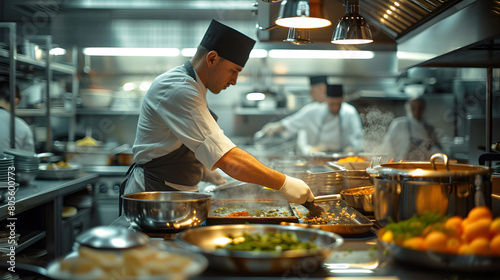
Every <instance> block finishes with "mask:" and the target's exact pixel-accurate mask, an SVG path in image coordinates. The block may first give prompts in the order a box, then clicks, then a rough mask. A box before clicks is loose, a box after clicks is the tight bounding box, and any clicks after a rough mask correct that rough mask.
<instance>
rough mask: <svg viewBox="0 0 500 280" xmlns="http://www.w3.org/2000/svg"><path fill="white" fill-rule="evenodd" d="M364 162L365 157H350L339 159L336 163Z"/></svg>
mask: <svg viewBox="0 0 500 280" xmlns="http://www.w3.org/2000/svg"><path fill="white" fill-rule="evenodd" d="M365 160H366V158H365V157H358V156H350V157H345V158H341V159H339V160H338V161H337V162H338V163H344V162H364V161H365Z"/></svg>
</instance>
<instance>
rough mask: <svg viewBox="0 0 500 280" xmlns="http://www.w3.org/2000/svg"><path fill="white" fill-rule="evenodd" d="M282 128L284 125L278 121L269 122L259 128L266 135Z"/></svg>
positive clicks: (273, 133)
mask: <svg viewBox="0 0 500 280" xmlns="http://www.w3.org/2000/svg"><path fill="white" fill-rule="evenodd" d="M283 130H284V127H283V126H282V125H281V123H280V122H271V123H268V124H266V125H264V127H263V128H262V129H261V130H260V131H262V132H263V133H264V134H266V135H267V136H272V135H275V134H278V133H280V132H282V131H283Z"/></svg>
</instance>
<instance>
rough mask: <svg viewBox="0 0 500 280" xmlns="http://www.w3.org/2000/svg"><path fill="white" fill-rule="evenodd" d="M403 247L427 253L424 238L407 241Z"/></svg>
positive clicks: (416, 237)
mask: <svg viewBox="0 0 500 280" xmlns="http://www.w3.org/2000/svg"><path fill="white" fill-rule="evenodd" d="M403 247H405V248H408V249H412V250H419V251H425V240H424V238H423V237H422V236H415V237H412V238H409V239H407V240H405V241H404V242H403Z"/></svg>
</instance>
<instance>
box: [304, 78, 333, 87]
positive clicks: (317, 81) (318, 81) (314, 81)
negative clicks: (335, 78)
mask: <svg viewBox="0 0 500 280" xmlns="http://www.w3.org/2000/svg"><path fill="white" fill-rule="evenodd" d="M326 80H327V77H326V76H310V77H309V81H310V82H311V86H314V85H317V84H325V85H326V84H328V83H327V81H326Z"/></svg>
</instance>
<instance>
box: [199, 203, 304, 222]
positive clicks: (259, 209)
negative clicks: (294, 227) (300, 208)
mask: <svg viewBox="0 0 500 280" xmlns="http://www.w3.org/2000/svg"><path fill="white" fill-rule="evenodd" d="M240 211H248V212H249V213H250V215H249V216H233V217H228V216H227V215H229V214H231V213H235V212H240ZM298 221H299V217H298V215H297V214H296V213H295V212H294V211H293V209H292V207H291V206H290V203H288V201H286V200H283V199H264V198H254V199H212V200H211V201H210V212H209V213H208V217H207V225H221V224H246V223H248V224H280V223H281V222H295V223H296V222H298Z"/></svg>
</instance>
